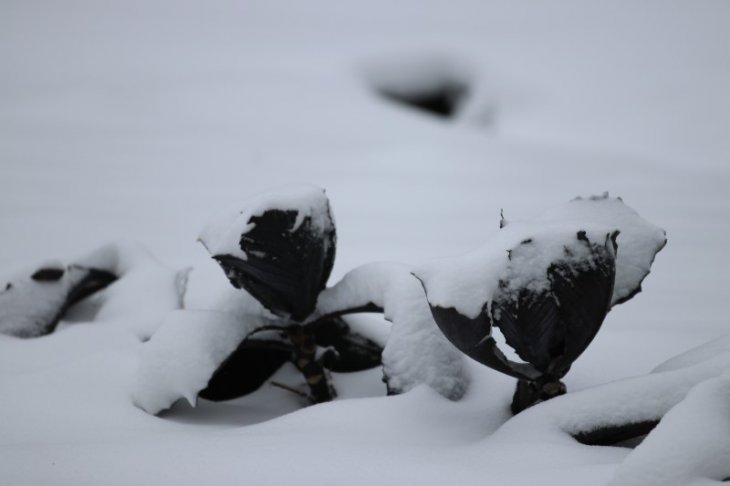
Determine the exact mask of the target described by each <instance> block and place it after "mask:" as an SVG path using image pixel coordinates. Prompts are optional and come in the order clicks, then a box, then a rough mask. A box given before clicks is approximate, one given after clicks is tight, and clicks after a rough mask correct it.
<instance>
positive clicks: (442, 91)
mask: <svg viewBox="0 0 730 486" xmlns="http://www.w3.org/2000/svg"><path fill="white" fill-rule="evenodd" d="M467 93H468V89H467V87H466V86H465V85H461V84H457V83H452V84H446V83H445V84H442V85H436V86H432V87H430V88H429V89H428V90H423V91H420V90H414V91H410V92H409V91H408V90H403V91H400V92H399V91H395V90H389V89H387V88H381V89H380V94H381V95H382V96H383V97H385V98H386V99H388V100H390V101H394V102H396V103H402V104H404V105H406V106H410V107H412V108H416V109H418V110H423V111H426V112H428V113H431V114H433V115H437V116H441V117H444V118H450V117H452V116H454V114H455V112H456V110H457V108H458V107H459V102H460V101H461V100H462V99H463V98H464V97H465V95H466V94H467Z"/></svg>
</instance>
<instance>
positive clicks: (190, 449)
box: [0, 0, 730, 486]
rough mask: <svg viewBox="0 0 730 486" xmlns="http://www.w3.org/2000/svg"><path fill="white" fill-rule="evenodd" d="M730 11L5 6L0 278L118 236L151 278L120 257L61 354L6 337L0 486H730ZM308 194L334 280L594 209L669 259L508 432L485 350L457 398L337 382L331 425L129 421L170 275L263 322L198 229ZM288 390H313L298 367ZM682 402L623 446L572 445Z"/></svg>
mask: <svg viewBox="0 0 730 486" xmlns="http://www.w3.org/2000/svg"><path fill="white" fill-rule="evenodd" d="M728 18H730V4H728V2H726V1H724V0H697V1H693V2H675V1H664V0H662V1H660V0H649V1H646V2H633V1H629V0H617V1H615V2H584V1H579V0H548V1H545V2H534V3H533V4H531V5H530V6H529V8H525V5H523V4H520V3H517V2H510V1H506V0H486V1H482V0H479V1H477V0H452V1H449V2H446V1H441V0H427V1H418V2H415V1H413V0H406V1H405V2H398V3H394V2H385V1H383V0H373V1H369V2H356V3H353V2H341V1H334V0H312V1H310V2H296V1H293V0H270V1H267V2H238V1H235V0H221V1H216V2H200V1H198V0H182V1H179V2H171V1H168V0H147V1H144V2H142V1H136V0H132V1H121V0H109V1H105V2H91V1H90V0H71V1H70V2H63V3H61V2H51V1H47V0H39V1H36V2H27V1H16V0H9V1H6V2H3V3H2V5H0V72H2V76H0V106H2V109H1V110H0V208H2V211H0V227H1V228H2V235H3V238H2V240H1V241H0V276H1V277H2V278H0V281H2V282H5V281H10V280H12V277H13V276H15V275H18V274H23V275H27V273H25V270H28V269H29V268H30V269H31V271H32V270H35V269H36V267H35V264H36V263H38V262H43V261H47V260H48V259H53V258H58V259H61V260H62V261H63V262H69V261H73V260H74V258H73V257H74V256H75V255H79V254H82V255H83V254H85V253H87V252H88V251H89V250H92V249H93V248H97V247H100V246H101V245H103V244H106V243H107V242H109V241H113V242H119V241H128V240H130V239H131V240H135V241H140V242H142V244H143V245H144V246H145V247H147V248H148V249H149V252H150V253H151V254H153V255H155V256H156V258H157V259H159V260H160V261H161V262H163V263H160V262H158V261H155V260H154V259H151V260H150V259H141V260H139V261H137V260H135V263H134V264H133V265H131V264H130V267H129V278H130V280H129V284H125V286H127V290H125V291H121V290H114V291H112V290H113V289H114V288H116V289H120V288H122V287H121V283H122V282H121V281H120V282H118V283H119V284H120V286H117V284H115V285H113V286H111V287H109V288H108V289H107V290H106V291H105V293H107V292H108V293H109V296H110V300H109V301H108V304H109V305H111V304H112V300H111V296H112V295H113V296H114V299H113V300H114V301H115V302H117V303H118V304H114V305H112V306H111V307H108V310H106V311H104V314H105V315H106V318H105V319H100V318H99V316H98V312H97V311H98V307H99V305H101V303H102V302H105V301H106V297H104V296H101V295H100V296H98V299H97V298H95V299H92V301H90V302H88V303H87V304H86V305H85V306H81V307H80V308H77V309H74V310H73V312H71V313H70V314H69V315H68V316H67V318H66V319H65V320H64V322H62V323H61V325H60V326H59V329H58V330H57V332H55V333H53V334H51V335H49V336H44V337H41V338H38V339H15V338H11V337H8V336H4V335H1V336H0V394H1V396H2V400H0V452H1V453H0V483H2V484H13V485H33V486H35V485H38V484H48V485H65V484H80V485H85V484H88V485H92V484H110V485H116V484H118V485H125V486H126V485H129V484H140V485H145V484H150V485H152V484H154V485H166V484H176V485H179V484H220V485H227V484H242V483H245V484H290V483H292V482H297V483H301V484H343V483H345V484H368V485H370V484H399V485H401V484H419V485H424V484H425V485H430V484H434V485H436V484H494V485H503V484H509V485H533V484H540V485H565V484H576V485H604V484H608V483H609V482H610V481H612V480H613V481H614V484H631V483H634V484H636V483H641V481H642V479H645V478H649V477H651V478H666V477H667V476H668V475H671V474H676V477H677V478H681V479H682V481H685V480H686V481H685V483H686V484H693V482H694V483H695V484H713V483H714V482H716V481H717V480H718V479H722V478H721V475H722V474H725V473H726V472H727V471H725V470H723V469H722V468H723V467H724V464H719V463H718V462H717V459H718V458H724V457H726V456H727V449H726V445H727V444H726V442H725V439H724V438H722V437H719V436H718V433H717V431H720V430H725V429H726V420H727V414H726V412H725V411H724V410H722V409H719V408H718V407H720V406H722V404H724V403H727V400H726V397H725V396H724V395H726V384H725V383H724V380H725V377H723V376H722V375H723V373H725V372H726V370H727V369H728V362H727V357H726V352H725V344H723V343H724V341H717V340H718V339H719V338H721V337H722V336H725V335H727V334H728V332H730V327H729V325H730V323H729V322H728V318H727V301H728V288H730V286H728V282H727V275H728V269H730V254H728V252H727V248H728V239H730V230H728V228H730V226H728V224H727V222H728V221H730V192H728V191H727V187H729V186H730V166H728V160H727V154H728V153H730V136H728V127H729V126H730V97H728V96H727V86H729V85H730V65H728V63H727V62H726V60H727V59H729V58H730V31H729V30H728V28H727V24H728V22H727V19H728ZM394 59H395V61H392V60H394ZM399 59H403V60H404V61H402V63H403V64H404V65H405V64H409V63H407V62H406V61H405V59H442V60H444V61H438V63H439V65H438V67H437V66H436V64H435V63H432V64H430V65H428V64H424V66H426V68H424V69H423V70H422V71H421V72H422V73H423V74H422V76H429V75H430V76H434V75H436V74H438V75H439V76H441V75H442V74H443V73H446V70H447V69H452V68H451V67H446V66H458V69H459V71H458V72H459V73H467V74H468V76H464V78H465V80H466V81H467V82H469V83H470V92H473V93H474V94H475V96H470V97H469V98H468V99H467V100H466V101H465V104H464V106H462V107H460V110H459V115H458V117H457V119H456V120H454V121H449V120H442V119H439V118H436V117H433V116H430V115H427V114H423V113H420V112H418V111H415V110H409V109H407V108H406V107H403V106H401V105H396V104H393V103H390V102H388V100H385V99H383V98H382V97H380V96H378V95H376V94H375V93H374V92H373V87H372V80H371V79H370V78H368V74H367V73H368V71H367V68H368V66H370V65H372V64H371V63H373V62H374V63H376V64H378V65H379V67H380V69H385V70H387V69H388V67H387V66H388V64H389V63H394V64H395V65H396V66H395V67H394V68H393V69H394V70H395V69H396V67H397V64H398V63H399V62H400V61H399ZM378 60H382V62H380V63H378ZM439 70H440V71H439ZM452 71H453V69H452ZM439 73H441V74H439ZM394 77H395V78H398V76H394ZM398 80H399V82H400V78H398ZM403 82H405V83H408V82H409V79H408V78H404V81H403ZM298 183H309V184H315V185H316V186H318V187H323V188H326V190H327V195H328V197H329V199H330V202H331V205H332V208H333V210H334V212H336V214H337V231H338V248H337V261H336V264H335V269H334V271H333V278H332V282H331V283H334V282H336V281H337V280H338V279H339V278H340V277H342V276H343V275H345V274H346V273H347V272H348V271H350V270H352V269H353V268H356V267H359V266H361V265H363V264H365V263H367V262H373V261H398V262H403V263H405V264H407V265H414V264H418V263H419V262H425V261H429V260H431V259H434V258H442V257H455V256H457V255H461V254H464V253H466V252H468V251H471V250H473V249H474V248H478V247H481V246H482V245H484V244H485V243H486V242H488V241H491V239H492V238H493V237H494V236H495V234H497V233H498V232H499V230H498V228H497V225H496V224H495V223H496V221H497V219H498V215H499V211H500V209H501V208H505V209H506V210H507V216H508V219H510V220H515V221H524V220H530V219H531V218H535V217H538V216H539V215H540V214H541V213H543V211H544V209H546V208H550V207H555V206H558V205H560V204H563V203H565V201H566V200H567V199H569V198H570V197H572V196H574V195H576V194H600V193H602V192H603V191H606V190H608V191H610V193H611V194H612V195H621V196H622V197H623V198H624V200H625V201H626V203H627V204H628V205H630V206H631V207H632V208H635V209H636V210H637V211H638V212H639V213H640V214H641V216H642V217H643V218H645V219H646V220H648V221H651V222H653V223H655V224H657V225H658V226H660V227H661V228H664V229H665V230H666V231H667V235H668V238H669V244H668V245H667V247H666V248H665V249H664V250H663V251H662V253H661V254H660V255H659V257H658V258H657V260H656V262H655V263H654V265H653V267H652V274H651V275H650V276H649V277H648V278H647V279H646V281H645V282H644V285H643V287H644V291H643V292H642V293H641V294H640V295H638V296H637V297H636V298H634V299H633V300H632V301H631V303H629V304H627V305H624V306H617V307H615V308H614V309H613V310H612V312H611V313H610V314H609V315H608V317H607V318H606V321H605V323H604V325H603V327H602V329H601V332H600V333H599V334H598V336H597V337H596V339H595V340H594V341H593V342H592V344H591V346H590V347H589V348H588V350H587V351H586V352H585V353H584V354H583V355H581V357H580V358H579V359H578V360H577V361H576V362H575V363H574V365H573V367H572V369H571V371H570V373H569V374H568V375H567V376H566V384H567V386H568V390H569V393H568V394H567V395H566V396H565V397H561V398H559V399H556V400H554V401H551V402H547V403H545V404H541V405H538V406H536V407H534V408H532V409H530V410H528V411H526V412H525V413H524V415H520V416H518V417H516V418H515V419H511V418H510V414H509V411H508V404H509V401H510V399H511V395H512V392H513V390H514V380H512V379H510V378H508V377H506V376H502V375H500V374H498V373H495V372H493V371H491V370H489V369H487V368H485V367H483V366H480V365H478V364H476V363H474V362H473V361H471V360H468V359H466V360H465V363H466V369H467V371H468V372H469V376H470V379H471V385H470V388H469V391H468V392H467V393H466V395H465V396H464V397H463V398H462V399H461V400H459V401H450V400H447V399H444V398H443V397H442V396H440V395H439V394H438V393H436V392H434V391H432V390H430V389H429V388H428V387H416V388H414V389H413V390H411V391H410V392H408V393H405V394H403V395H399V396H391V397H386V396H385V387H384V386H383V384H382V382H381V381H380V380H381V372H380V370H372V371H368V372H363V373H356V374H342V375H336V376H335V381H336V386H337V388H338V391H339V392H340V393H339V398H338V400H336V401H335V402H333V403H329V404H323V405H317V406H313V407H306V408H303V404H302V403H301V402H300V400H299V399H298V397H296V395H294V394H292V393H290V392H287V391H286V390H282V389H279V388H275V387H271V386H264V387H262V388H261V390H259V391H258V392H257V393H255V394H252V395H250V396H248V397H244V398H241V399H237V400H233V401H230V402H225V403H210V402H207V401H205V400H199V401H198V405H197V407H196V408H191V407H189V406H188V405H187V404H186V403H185V402H184V401H183V402H179V403H176V404H174V405H173V406H172V408H171V409H169V410H168V411H167V412H163V413H162V414H161V415H160V416H153V415H150V414H148V413H146V412H144V411H143V410H141V409H140V408H138V407H137V406H135V405H134V403H133V401H132V394H133V390H134V389H135V383H136V377H137V373H138V369H139V366H140V363H141V361H140V357H141V355H142V354H143V349H145V346H147V345H150V346H151V343H152V342H153V341H152V340H151V341H149V342H147V343H143V342H142V341H143V340H144V339H146V338H147V337H149V336H150V335H152V334H153V333H154V331H155V330H156V329H157V326H159V324H160V323H161V322H162V321H163V319H165V317H166V316H167V314H168V313H169V312H173V315H175V312H176V309H177V308H178V307H179V303H180V294H179V289H180V287H181V286H180V285H178V284H176V282H180V281H181V280H182V279H178V278H176V276H177V275H178V269H184V268H186V267H188V266H192V267H193V271H192V272H191V273H190V281H189V283H188V285H187V288H188V293H187V294H186V295H185V299H184V302H183V303H184V305H185V306H186V308H187V309H189V310H193V309H205V310H210V311H216V310H218V311H222V310H225V311H226V312H228V310H229V309H236V308H237V307H238V306H239V305H240V306H241V307H243V308H249V307H250V306H251V305H253V304H251V303H250V301H246V303H243V304H239V303H237V301H236V300H235V296H236V295H238V296H240V297H241V298H242V299H244V297H242V293H241V292H237V293H236V292H235V291H234V289H230V292H229V291H227V289H228V288H229V287H230V286H229V284H228V282H226V279H225V276H224V275H223V274H222V273H221V272H220V268H218V266H217V265H216V264H215V262H213V261H212V260H211V259H210V255H209V254H208V253H207V252H206V251H204V249H203V248H202V247H201V246H200V245H199V244H196V242H195V238H196V235H198V233H199V230H200V228H201V227H203V226H204V224H205V222H206V221H207V220H208V218H209V217H210V216H211V215H215V214H220V211H221V209H222V208H226V207H230V206H232V205H233V206H235V208H236V211H240V210H241V209H242V208H241V207H240V206H239V205H238V203H240V201H245V200H246V198H247V197H248V196H249V195H251V194H255V193H258V192H261V191H265V190H268V189H269V188H272V187H280V186H282V185H285V184H298ZM599 226H600V223H599ZM626 233H627V232H626V231H625V232H624V234H626ZM622 237H623V234H622V235H620V236H619V250H618V252H619V253H618V254H619V257H620V256H621V251H622V250H621V238H622ZM134 275H136V276H135V277H134V280H135V281H136V283H132V277H133V276H134ZM153 275H154V278H153V277H152V276H153ZM244 300H245V299H244ZM220 301H224V302H225V303H226V306H227V307H225V309H222V308H221V309H219V308H218V303H219V302H220ZM187 309H186V310H187ZM239 310H240V309H239ZM361 319H362V321H363V322H364V323H367V322H369V319H370V318H369V317H367V316H363V317H361ZM167 322H168V321H165V328H167ZM170 322H171V321H170ZM377 324H378V326H381V327H379V329H381V328H382V323H381V322H380V321H378V322H377ZM386 329H387V328H386ZM160 332H161V331H160ZM702 343H709V344H707V346H705V347H702V348H699V349H698V350H696V351H694V352H692V353H691V356H690V355H684V356H680V357H678V358H677V359H676V360H672V361H668V362H667V363H666V364H665V365H662V366H660V367H659V368H658V372H656V373H650V372H651V370H653V369H655V368H657V366H658V365H659V364H660V363H663V362H665V361H667V360H669V359H670V358H672V357H674V356H678V355H681V354H682V353H684V352H686V351H687V350H689V349H691V348H694V347H696V346H698V345H700V344H702ZM718 343H720V344H718ZM705 357H706V358H707V359H704V358H705ZM701 358H702V359H701ZM659 371H661V372H659ZM178 376H179V375H178ZM273 379H275V380H276V381H278V382H281V383H284V384H288V385H291V386H294V387H298V386H301V385H303V382H302V381H301V377H299V376H298V375H297V374H296V373H294V372H293V371H292V369H291V368H287V367H285V368H283V369H282V370H281V371H280V373H277V375H276V376H275V377H274V378H273ZM703 382H704V384H703ZM694 387H697V388H694ZM693 388H694V391H692V390H693ZM161 390H164V388H163V389H161ZM602 390H603V391H602ZM643 390H646V391H647V392H650V393H643ZM183 391H184V392H189V390H188V389H186V390H183ZM611 397H615V399H612V398H611ZM609 405H610V406H609ZM670 410H671V411H670ZM666 411H670V412H669V413H668V414H667V416H666V422H664V423H662V424H661V425H660V426H658V427H657V428H656V429H655V431H654V433H656V434H657V436H656V438H653V437H652V435H653V434H654V433H652V434H651V435H649V437H647V438H646V439H645V440H644V442H643V443H642V444H641V445H640V446H639V447H637V448H636V449H635V450H633V451H632V450H631V449H627V448H619V447H589V446H583V445H580V444H578V443H577V442H576V441H574V440H573V439H572V438H571V437H570V432H572V431H573V430H575V429H574V427H577V426H582V425H585V424H591V423H594V421H595V420H598V419H601V420H606V421H607V420H614V419H616V420H620V419H622V418H623V419H625V418H632V417H634V418H635V417H640V416H641V414H649V415H650V414H656V413H663V412H666ZM563 425H564V426H565V427H563ZM568 426H570V427H568ZM713 428H714V430H713ZM495 431H497V432H495ZM662 431H664V432H662ZM660 432H661V434H659V433H660ZM678 436H680V437H681V440H675V439H674V438H675V437H678ZM642 450H643V451H642ZM679 457H681V458H685V460H681V461H680V460H677V458H679ZM672 459H675V462H672ZM282 464H286V467H282ZM669 466H673V467H669ZM674 466H676V467H674ZM668 467H669V469H666V470H665V468H668Z"/></svg>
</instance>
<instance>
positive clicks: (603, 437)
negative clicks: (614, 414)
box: [573, 420, 659, 447]
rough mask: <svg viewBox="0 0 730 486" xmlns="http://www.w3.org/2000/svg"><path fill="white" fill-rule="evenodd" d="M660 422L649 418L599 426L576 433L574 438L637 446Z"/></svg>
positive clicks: (588, 441) (584, 440)
mask: <svg viewBox="0 0 730 486" xmlns="http://www.w3.org/2000/svg"><path fill="white" fill-rule="evenodd" d="M658 423H659V421H658V420H648V421H645V422H636V423H630V424H621V425H612V426H606V427H599V428H596V429H594V430H591V431H583V432H579V433H577V434H575V435H574V436H573V438H574V439H575V440H577V441H578V442H580V443H581V444H585V445H593V446H617V447H636V446H637V445H639V444H640V443H641V441H642V440H643V439H644V437H646V436H647V435H648V434H649V433H650V432H651V431H652V430H654V427H656V426H657V424H658Z"/></svg>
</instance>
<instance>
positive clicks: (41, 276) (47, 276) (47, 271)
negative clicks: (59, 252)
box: [30, 268, 66, 282]
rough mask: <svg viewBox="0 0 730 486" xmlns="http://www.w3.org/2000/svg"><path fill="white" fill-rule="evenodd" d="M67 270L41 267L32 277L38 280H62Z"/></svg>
mask: <svg viewBox="0 0 730 486" xmlns="http://www.w3.org/2000/svg"><path fill="white" fill-rule="evenodd" d="M65 271H66V270H65V269H64V268H40V269H38V270H36V271H35V273H34V274H33V275H31V276H30V278H32V279H33V280H35V281H36V282H55V281H58V280H61V277H63V274H64V272H65Z"/></svg>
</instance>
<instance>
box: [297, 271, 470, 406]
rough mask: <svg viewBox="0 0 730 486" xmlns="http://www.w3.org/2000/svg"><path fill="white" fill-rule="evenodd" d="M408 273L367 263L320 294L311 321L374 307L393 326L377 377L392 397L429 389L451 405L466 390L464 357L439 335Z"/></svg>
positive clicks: (424, 300) (423, 297)
mask: <svg viewBox="0 0 730 486" xmlns="http://www.w3.org/2000/svg"><path fill="white" fill-rule="evenodd" d="M411 271H412V269H411V268H410V267H409V266H407V265H403V264H397V263H385V262H382V263H369V264H366V265H363V266H360V267H358V268H355V269H353V270H351V271H350V272H348V273H347V274H346V275H345V276H344V277H343V278H342V280H340V281H339V282H337V283H336V284H335V285H333V286H332V287H330V288H328V289H326V290H324V291H323V292H322V293H321V294H320V296H319V299H318V301H317V309H316V310H315V314H314V316H313V317H312V318H311V319H312V320H314V319H316V318H317V317H319V316H322V315H327V314H336V313H338V312H341V311H343V310H349V309H361V308H363V307H365V306H367V305H375V306H377V307H378V308H380V309H382V310H383V315H384V316H385V318H386V319H387V320H388V321H390V322H392V323H393V326H392V328H391V330H390V334H389V337H388V339H387V341H386V344H385V348H384V349H383V375H384V379H385V381H386V382H387V384H388V389H389V390H391V391H392V392H398V393H403V392H407V391H409V390H411V389H413V388H415V387H417V386H420V385H424V384H426V385H429V386H430V387H432V388H433V389H434V390H436V391H438V392H439V393H440V394H441V395H443V396H445V397H447V398H450V399H452V400H458V399H460V398H461V397H462V396H463V395H464V393H466V390H467V387H468V385H469V379H470V378H469V373H468V371H467V369H466V366H465V362H464V361H465V358H464V357H463V356H462V355H461V353H460V352H459V351H458V350H457V349H456V348H455V347H454V346H453V345H452V344H451V343H449V341H448V340H447V339H446V338H445V337H444V336H443V334H441V332H440V331H439V330H438V327H437V326H436V323H435V322H434V320H433V317H432V315H431V310H430V308H429V306H428V302H427V301H426V299H425V296H424V293H423V288H422V286H421V284H420V283H419V282H418V280H417V279H416V278H415V277H414V276H413V275H412V274H411Z"/></svg>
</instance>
